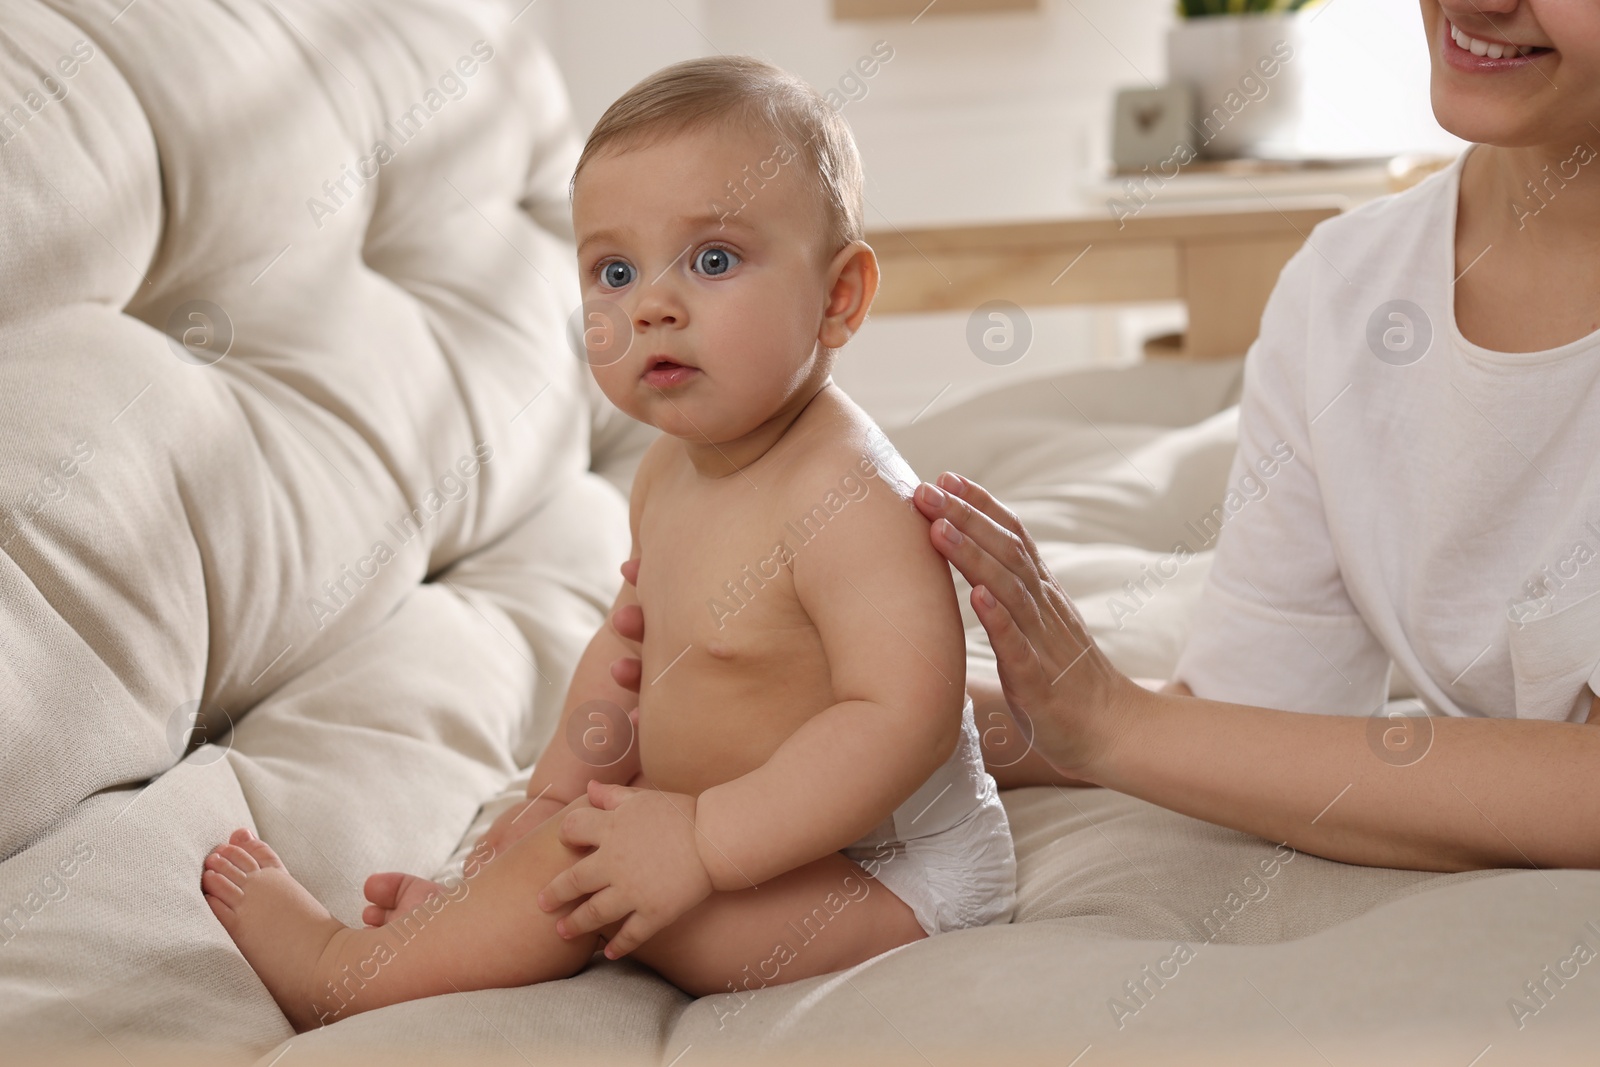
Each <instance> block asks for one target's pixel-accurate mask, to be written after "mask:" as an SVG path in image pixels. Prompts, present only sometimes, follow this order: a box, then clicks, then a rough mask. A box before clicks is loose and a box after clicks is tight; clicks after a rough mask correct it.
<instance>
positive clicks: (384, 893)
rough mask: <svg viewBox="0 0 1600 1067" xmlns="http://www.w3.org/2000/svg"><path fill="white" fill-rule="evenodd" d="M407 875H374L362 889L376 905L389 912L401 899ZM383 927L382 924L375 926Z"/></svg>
mask: <svg viewBox="0 0 1600 1067" xmlns="http://www.w3.org/2000/svg"><path fill="white" fill-rule="evenodd" d="M405 877H406V876H405V875H404V874H402V873H399V872H397V871H384V872H382V873H380V874H374V875H372V876H371V877H370V878H368V879H367V884H366V885H365V886H363V887H362V891H363V892H364V893H366V896H367V899H368V900H370V901H372V903H373V904H376V905H377V906H378V907H379V908H380V909H382V910H384V911H389V910H391V909H392V908H393V907H394V906H395V902H396V901H398V900H399V899H400V884H401V883H402V882H403V881H405ZM374 925H381V924H374Z"/></svg>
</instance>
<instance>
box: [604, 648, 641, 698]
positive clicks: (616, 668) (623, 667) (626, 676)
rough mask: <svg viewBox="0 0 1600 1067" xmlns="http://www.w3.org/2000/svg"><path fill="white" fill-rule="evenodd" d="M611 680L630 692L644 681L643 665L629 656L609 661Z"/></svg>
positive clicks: (636, 689) (637, 688) (634, 691)
mask: <svg viewBox="0 0 1600 1067" xmlns="http://www.w3.org/2000/svg"><path fill="white" fill-rule="evenodd" d="M611 680H612V681H613V682H616V683H617V685H619V686H620V687H622V688H623V689H626V690H628V691H629V692H632V693H637V692H638V691H639V687H640V685H642V684H643V682H644V665H643V664H642V663H641V662H640V661H639V660H637V659H633V658H631V657H628V658H624V659H614V660H612V661H611Z"/></svg>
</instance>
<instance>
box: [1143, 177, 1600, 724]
mask: <svg viewBox="0 0 1600 1067" xmlns="http://www.w3.org/2000/svg"><path fill="white" fill-rule="evenodd" d="M1465 158H1466V157H1465V155H1463V156H1462V158H1461V159H1458V160H1456V162H1455V163H1454V164H1452V165H1451V166H1450V167H1449V168H1448V169H1446V170H1444V171H1441V172H1439V173H1438V174H1435V175H1432V176H1431V177H1429V178H1428V179H1427V180H1425V181H1423V182H1422V183H1421V184H1419V185H1417V186H1416V187H1414V188H1412V189H1410V190H1408V191H1406V192H1404V193H1400V194H1398V195H1396V196H1390V197H1385V198H1383V199H1381V200H1377V201H1373V202H1371V203H1369V204H1366V205H1363V206H1362V207H1360V208H1359V209H1357V210H1355V211H1353V212H1350V213H1348V214H1345V215H1342V216H1339V217H1336V218H1333V219H1329V220H1328V221H1326V222H1324V223H1322V224H1321V225H1319V226H1318V227H1317V228H1316V229H1315V230H1313V231H1312V233H1311V236H1310V239H1309V240H1308V241H1307V242H1306V245H1305V246H1304V247H1303V248H1301V250H1300V251H1299V252H1298V253H1297V254H1296V255H1295V256H1294V258H1293V259H1292V260H1290V262H1289V263H1288V264H1287V265H1286V266H1285V267H1284V270H1283V274H1282V276H1281V277H1280V278H1279V280H1278V285H1277V288H1276V289H1275V290H1274V291H1273V293H1272V296H1271V298H1270V300H1269V301H1268V303H1267V308H1266V311H1265V312H1264V313H1263V315H1262V320H1261V335H1260V337H1259V338H1258V339H1257V341H1256V342H1255V344H1254V345H1252V346H1251V348H1250V352H1249V355H1248V357H1247V359H1246V363H1245V386H1244V396H1243V400H1242V401H1241V405H1240V414H1239V452H1238V454H1237V455H1236V456H1235V457H1234V463H1233V468H1232V472H1231V474H1230V476H1229V486H1230V488H1231V490H1233V492H1232V494H1231V497H1230V501H1229V506H1228V507H1227V508H1226V509H1225V513H1226V516H1227V517H1226V521H1225V523H1224V525H1223V529H1222V533H1221V536H1220V537H1219V538H1218V541H1217V548H1216V555H1215V559H1214V562H1213V566H1212V570H1211V573H1210V576H1209V578H1208V579H1207V583H1206V587H1205V592H1204V594H1203V596H1202V600H1201V604H1200V607H1199V609H1198V611H1197V613H1196V616H1195V619H1194V623H1193V629H1192V634H1191V637H1190V638H1189V642H1188V644H1187V645H1186V646H1185V648H1184V651H1183V654H1182V656H1181V657H1180V659H1179V661H1178V666H1177V669H1176V671H1175V675H1174V676H1175V677H1176V678H1177V679H1178V680H1180V681H1183V682H1186V683H1188V685H1189V687H1190V688H1191V689H1192V690H1194V692H1195V694H1196V695H1197V696H1202V697H1209V698H1212V699H1218V700H1227V701H1232V702H1236V703H1244V704H1255V705H1260V706H1265V707H1273V708H1283V709H1289V710H1295V711H1313V712H1324V713H1337V714H1350V715H1369V714H1372V713H1373V712H1374V711H1376V710H1378V709H1379V708H1380V707H1381V706H1382V705H1383V702H1384V700H1385V697H1386V694H1387V686H1388V680H1389V672H1390V664H1391V661H1393V663H1394V664H1396V665H1398V667H1399V668H1400V670H1401V671H1402V672H1403V673H1404V674H1405V676H1406V677H1408V678H1409V679H1410V680H1411V682H1412V683H1413V684H1414V685H1415V687H1416V690H1417V695H1418V697H1420V698H1421V700H1422V701H1423V703H1424V704H1425V705H1427V707H1428V708H1429V710H1430V711H1431V712H1433V713H1434V714H1446V715H1476V716H1496V717H1506V718H1509V717H1521V718H1529V719H1553V720H1581V719H1582V718H1583V716H1584V715H1585V714H1586V713H1587V710H1588V706H1589V687H1595V688H1600V462H1597V460H1600V333H1596V334H1591V335H1590V336H1588V337H1585V338H1583V339H1581V340H1579V341H1574V342H1573V343H1571V344H1568V345H1563V346H1562V347H1560V348H1554V349H1550V350H1548V351H1544V352H1528V353H1507V352H1492V351H1490V350H1488V349H1485V348H1480V347H1478V346H1477V345H1475V344H1472V343H1471V342H1470V341H1467V340H1466V339H1465V338H1464V337H1462V336H1461V333H1460V331H1459V330H1458V329H1457V328H1456V320H1455V314H1454V308H1455V303H1454V280H1455V275H1456V265H1455V229H1456V225H1455V222H1456V200H1457V191H1458V189H1459V185H1460V176H1461V165H1462V161H1463V160H1464V159H1465ZM1536 224H1537V220H1529V225H1536ZM1488 255H1494V251H1493V249H1492V248H1491V250H1490V251H1489V252H1488ZM1463 266H1466V264H1463ZM1469 269H1470V268H1469ZM1402 302H1403V303H1402ZM1285 456H1288V457H1290V458H1287V459H1285ZM1269 472H1270V473H1269Z"/></svg>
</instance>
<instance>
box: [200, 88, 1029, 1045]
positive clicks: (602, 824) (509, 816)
mask: <svg viewBox="0 0 1600 1067" xmlns="http://www.w3.org/2000/svg"><path fill="white" fill-rule="evenodd" d="M862 199H863V198H862V177H861V164H860V160H859V157H858V156H857V153H856V148H855V143H854V141H853V139H852V138H851V135H850V131H849V128H848V127H847V126H846V125H845V123H844V121H843V120H842V119H841V118H840V117H839V116H838V114H837V113H836V112H835V111H834V110H833V109H832V108H830V107H829V106H828V105H827V104H826V103H825V102H824V101H823V99H822V98H821V97H820V96H819V95H818V94H817V93H816V92H815V91H813V90H812V89H811V88H809V87H808V86H806V85H805V84H804V83H803V82H800V81H799V80H798V79H795V78H793V77H791V76H790V75H788V74H785V73H784V72H783V71H780V70H778V69H776V68H774V67H772V66H769V65H767V64H765V63H761V62H758V61H756V60H752V59H746V58H727V57H718V58H714V59H703V60H694V61H691V62H687V63H681V64H678V65H676V66H673V67H669V68H667V69H665V70H662V71H660V72H658V73H657V74H655V75H653V76H651V77H650V78H647V79H646V80H645V81H643V82H641V83H640V84H639V85H637V86H635V87H634V88H633V89H632V90H630V91H629V92H628V93H627V94H626V95H625V96H623V97H622V98H621V99H620V100H618V101H617V102H616V103H615V104H613V105H612V106H611V108H610V110H608V111H607V112H606V114H605V115H604V117H602V118H601V120H600V122H599V124H598V125H597V126H596V128H595V130H594V133H593V134H592V135H591V137H590V139H589V142H588V144H587V146H586V147H585V149H584V152H583V154H582V156H581V158H580V159H579V161H578V165H577V170H576V173H575V175H574V178H573V198H572V210H573V222H574V226H575V230H576V238H577V242H578V260H579V267H580V270H581V272H582V284H583V293H584V301H585V320H586V324H587V325H588V327H589V328H588V330H587V331H586V335H585V336H586V342H587V347H588V353H589V363H590V367H591V370H592V372H593V374H594V375H595V378H596V380H597V382H598V384H599V386H600V388H601V389H602V390H603V391H604V392H605V394H606V396H607V397H608V398H610V400H611V401H612V402H613V403H615V404H616V405H617V406H618V407H619V408H621V409H622V410H623V411H624V412H626V413H627V414H629V415H630V416H632V417H634V418H636V419H639V420H642V421H644V422H647V423H650V424H652V425H654V426H657V427H659V428H660V429H661V430H662V431H664V433H663V434H662V435H661V436H660V437H658V438H657V439H656V440H655V442H654V443H653V444H652V445H651V446H650V448H649V449H648V451H647V452H646V453H645V455H644V457H643V459H642V460H641V462H640V465H639V469H638V472H637V474H636V476H635V478H634V482H633V490H632V499H631V505H630V526H631V528H632V534H633V549H632V552H631V559H632V560H637V561H638V563H637V566H638V572H637V587H635V586H634V585H632V584H628V583H624V584H623V586H622V591H621V593H619V594H618V596H617V600H616V604H615V605H614V607H613V613H615V611H617V610H619V609H622V608H623V607H625V606H628V605H631V604H635V603H637V604H638V605H639V609H640V610H642V611H643V613H644V615H645V617H646V618H647V619H648V623H649V625H648V628H647V629H646V631H645V637H644V640H643V643H642V645H633V644H632V643H631V642H627V641H624V640H623V639H622V638H621V637H620V636H619V635H618V634H617V632H616V631H615V630H614V629H613V628H612V627H611V626H610V625H609V624H607V625H603V626H602V627H601V628H600V630H599V632H598V633H596V634H595V636H594V638H593V639H592V640H591V641H590V642H589V645H588V648H587V650H586V651H585V652H584V654H583V656H582V657H581V658H580V660H579V662H578V665H577V668H576V670H575V673H574V675H573V678H572V683H571V687H570V689H569V690H568V693H567V696H566V701H565V705H564V708H563V713H562V722H561V725H560V727H559V728H558V729H557V731H556V734H555V737H554V738H553V739H552V740H551V742H550V743H549V744H548V745H547V746H546V748H545V750H544V752H543V754H542V755H541V756H540V758H539V760H538V763H537V765H536V766H535V767H534V770H533V776H532V778H531V780H530V781H529V783H528V799H527V800H525V801H520V802H518V804H517V805H516V806H515V807H513V808H512V809H510V810H508V811H507V812H506V813H505V814H503V815H502V816H501V817H500V818H499V819H498V820H497V821H496V822H495V824H494V826H493V827H492V828H491V829H490V831H489V833H487V834H486V835H485V836H484V838H483V840H481V841H480V842H478V844H477V847H476V849H475V850H474V851H473V853H472V855H471V857H470V858H469V859H468V861H467V864H466V868H465V871H464V874H465V878H463V879H451V880H449V881H448V882H447V884H445V885H440V884H436V883H433V882H429V881H426V880H424V879H420V878H416V877H412V876H409V875H402V874H377V875H373V876H372V877H371V878H370V879H368V881H367V885H366V894H367V898H368V900H369V901H370V902H371V906H370V907H368V908H367V910H366V913H365V919H366V921H367V922H368V923H369V924H370V925H369V926H368V927H367V928H366V929H360V930H357V929H351V928H349V927H346V926H344V925H343V924H342V923H340V922H338V921H337V920H335V919H334V918H333V917H332V916H330V915H329V913H328V911H327V910H326V909H325V908H323V907H322V906H321V905H320V904H319V903H318V902H317V901H316V900H315V899H314V898H313V897H312V896H311V894H310V893H309V892H307V891H306V890H305V889H304V888H303V887H302V886H301V885H300V884H299V883H298V882H296V881H295V880H294V879H293V878H292V877H291V876H290V875H289V873H288V871H287V870H286V869H285V868H284V866H283V864H282V863H281V862H280V861H279V859H278V858H277V856H276V855H275V854H274V853H273V851H272V849H271V848H269V847H268V846H267V844H266V843H265V842H263V841H261V840H259V839H257V838H256V837H254V836H253V835H252V834H251V833H250V832H249V831H247V830H238V831H236V832H235V833H234V834H233V836H232V838H231V839H230V841H229V843H228V844H225V845H222V846H220V847H218V848H217V849H216V850H215V851H213V852H212V853H211V854H210V855H209V856H208V857H207V858H206V861H205V869H204V872H203V874H202V877H201V885H202V888H203V889H204V892H205V894H206V898H207V900H208V902H209V903H210V905H211V908H212V910H213V912H214V913H215V914H216V916H217V918H218V919H219V920H220V921H221V923H222V925H223V927H224V928H225V929H226V930H227V931H228V933H229V934H230V935H231V936H232V937H233V939H234V941H235V943H237V945H238V947H239V950H240V951H241V952H243V953H244V956H245V959H247V960H248V961H249V962H250V964H251V966H253V967H254V968H255V970H256V972H257V974H258V975H260V977H261V980H262V981H263V982H264V983H265V984H266V986H267V988H268V990H270V991H271V993H272V995H273V996H274V998H276V1000H277V1002H278V1004H279V1006H280V1007H281V1008H282V1009H283V1011H284V1013H285V1014H286V1015H287V1016H288V1017H289V1020H290V1021H291V1022H292V1023H293V1024H294V1025H295V1027H296V1028H297V1029H300V1030H304V1029H307V1028H309V1027H312V1026H315V1025H319V1024H326V1023H329V1022H333V1021H335V1020H337V1019H342V1018H345V1017H347V1016H349V1015H352V1014H355V1013H356V1012H361V1011H367V1010H370V1009H372V1008H377V1007H382V1006H383V1005H386V1004H392V1003H395V1002H398V1001H403V1000H411V999H415V998H418V997H426V996H433V995H436V994H442V993H449V992H452V991H461V990H468V989H483V988H491V987H502V986H517V985H526V984H530V983H533V982H539V981H545V980H548V979H552V978H564V977H568V976H570V975H572V974H574V973H576V972H577V971H579V970H581V969H582V968H583V967H584V965H585V964H586V963H587V961H588V960H589V958H590V957H591V956H592V954H593V953H594V952H595V950H596V949H597V948H599V947H600V946H601V945H604V948H605V954H606V956H608V957H610V958H619V957H622V956H625V955H630V954H631V955H632V956H633V957H634V958H635V959H637V960H639V961H640V962H642V963H644V964H646V965H647V966H649V967H651V968H653V969H654V970H655V971H657V972H658V973H660V974H661V975H663V976H664V977H665V978H667V979H668V980H669V981H671V982H673V983H675V984H676V985H677V986H679V987H680V988H682V989H684V990H685V991H686V992H689V993H691V994H694V995H696V996H704V995H707V994H712V993H721V992H727V991H733V990H735V989H736V987H737V988H739V989H743V990H748V989H751V988H754V987H756V986H762V985H768V984H776V983H782V982H790V981H794V980H796V979H800V978H807V977H811V976H815V975H819V974H825V973H828V972H830V971H837V970H840V969H843V968H846V967H850V966H853V965H855V964H857V963H860V962H861V961H863V960H866V959H869V958H871V957H872V956H875V955H877V954H879V953H882V952H885V951H888V950H890V949H893V948H896V947H898V946H901V945H904V944H907V943H910V942H912V941H915V940H918V939H920V938H923V937H926V936H929V935H931V934H936V933H940V932H942V931H946V930H951V929H957V928H961V927H967V926H977V925H983V924H987V923H993V922H1007V921H1009V920H1010V918H1011V913H1012V910H1013V905H1014V900H1015V896H1014V889H1015V881H1016V863H1015V858H1014V855H1013V852H1012V844H1011V836H1010V830H1009V827H1008V825H1007V822H1006V815H1005V810H1004V809H1003V808H1002V807H1001V805H1000V801H999V796H998V791H997V789H996V787H995V783H994V780H993V779H992V778H991V777H990V776H989V775H988V774H987V772H985V770H984V767H983V759H982V755H981V750H980V747H979V743H978V735H977V729H976V726H975V723H974V721H973V711H972V704H971V701H970V700H969V699H967V698H966V696H965V681H966V670H965V664H966V657H965V642H964V634H963V632H962V626H961V617H960V613H959V609H958V605H957V601H956V594H955V587H954V584H953V583H952V581H951V576H950V571H949V568H948V566H947V565H946V563H945V561H944V560H943V559H942V558H941V557H940V556H939V554H938V553H937V552H936V551H935V550H934V548H933V547H932V545H931V544H930V543H929V540H928V530H927V520H925V519H924V518H922V516H921V515H920V514H919V513H918V512H917V511H916V510H915V509H914V508H913V507H912V506H911V504H910V502H909V500H910V495H911V491H912V489H913V488H914V486H915V485H916V478H915V475H914V474H913V472H912V471H911V469H910V467H909V466H908V465H907V464H906V463H905V461H904V460H903V459H901V458H900V457H899V456H898V455H897V454H896V453H895V452H894V450H893V448H892V447H891V446H890V445H889V443H888V441H887V439H886V438H884V436H883V435H882V433H881V432H880V431H879V430H878V428H877V427H876V426H875V425H874V424H873V422H872V420H871V419H870V418H868V417H867V415H866V414H865V413H864V412H863V411H862V410H861V409H860V408H859V407H857V406H856V405H855V404H854V403H853V402H852V401H851V400H850V399H849V398H848V397H847V396H845V394H844V393H843V392H842V391H841V390H840V389H839V387H838V386H837V385H835V384H834V383H833V379H832V377H831V371H832V368H833V365H834V360H835V357H836V354H837V351H838V349H839V348H840V347H842V346H843V345H844V344H845V343H846V342H847V341H848V340H849V339H850V337H851V335H852V334H853V333H854V332H855V331H856V330H857V329H859V328H860V326H861V323H862V321H863V320H864V319H865V318H866V315H867V309H868V307H869V306H870V304H871V302H872V298H873V295H874V293H875V292H876V289H877V283H878V267H877V260H876V258H875V257H874V255H873V252H872V249H871V248H870V247H869V246H868V245H867V244H866V243H864V241H863V240H862V220H861V215H862V209H861V205H862ZM634 655H637V656H638V657H639V659H640V661H641V664H642V677H643V684H642V686H641V687H640V692H639V693H638V694H635V693H633V692H631V691H629V690H628V689H626V688H624V687H622V686H621V685H619V684H618V682H617V681H616V680H615V679H614V678H613V677H612V675H611V666H610V665H611V664H612V663H613V662H614V661H616V660H618V659H620V658H625V657H630V656H634ZM635 721H636V722H637V736H636V737H635V736H634V730H635V728H634V726H633V723H634V722H635ZM596 741H598V742H599V744H598V746H597V745H596V744H594V743H593V742H596ZM824 934H825V935H826V936H823V935H824Z"/></svg>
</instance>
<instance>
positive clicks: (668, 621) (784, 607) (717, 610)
mask: <svg viewBox="0 0 1600 1067" xmlns="http://www.w3.org/2000/svg"><path fill="white" fill-rule="evenodd" d="M757 494H758V491H757V490H754V489H751V490H749V495H750V496H751V497H757ZM734 495H735V494H729V493H727V492H722V493H715V494H712V493H707V494H696V493H692V492H680V493H676V494H673V495H672V496H671V497H670V498H669V499H667V500H664V501H660V502H658V503H657V502H653V503H652V505H651V506H650V507H648V508H647V509H646V511H645V513H644V515H643V516H642V518H641V522H640V530H639V542H640V544H639V549H640V575H639V585H638V595H639V604H640V607H641V608H642V609H643V611H644V613H645V620H646V641H647V643H649V644H650V645H652V646H654V647H653V648H652V651H655V652H662V651H668V650H670V651H671V654H672V655H676V654H677V652H678V651H679V650H683V649H688V650H689V651H690V652H691V653H693V652H696V651H698V652H699V653H701V654H703V655H704V656H705V657H707V658H709V659H710V660H712V661H718V662H721V663H724V664H727V665H728V666H730V667H731V666H734V665H736V664H748V665H754V664H756V663H758V662H760V661H763V660H767V659H769V658H773V657H781V656H783V655H784V654H785V653H787V654H790V655H792V654H794V653H795V652H796V651H797V650H798V648H799V646H801V645H805V644H809V643H811V642H814V641H815V639H816V628H815V626H813V624H812V622H811V619H810V617H809V616H808V615H807V613H806V611H805V609H804V607H803V606H802V605H801V603H800V599H799V596H798V595H797V593H796V590H795V583H794V566H793V564H794V560H795V559H796V557H797V555H798V554H799V553H800V552H803V551H804V550H805V547H806V545H807V543H808V542H809V541H810V540H811V539H812V538H814V537H815V536H816V534H817V533H818V532H820V531H818V530H816V529H815V528H814V524H812V526H811V527H808V525H807V523H805V522H804V521H801V522H800V523H798V524H796V522H795V521H794V520H793V519H792V518H791V517H789V516H788V515H787V513H786V511H785V509H783V508H782V507H781V506H779V505H778V502H777V501H776V500H774V501H772V502H768V501H762V500H760V499H759V498H757V499H746V500H742V501H740V500H733V501H730V500H729V499H728V498H729V496H734ZM769 495H772V494H770V493H769Z"/></svg>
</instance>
